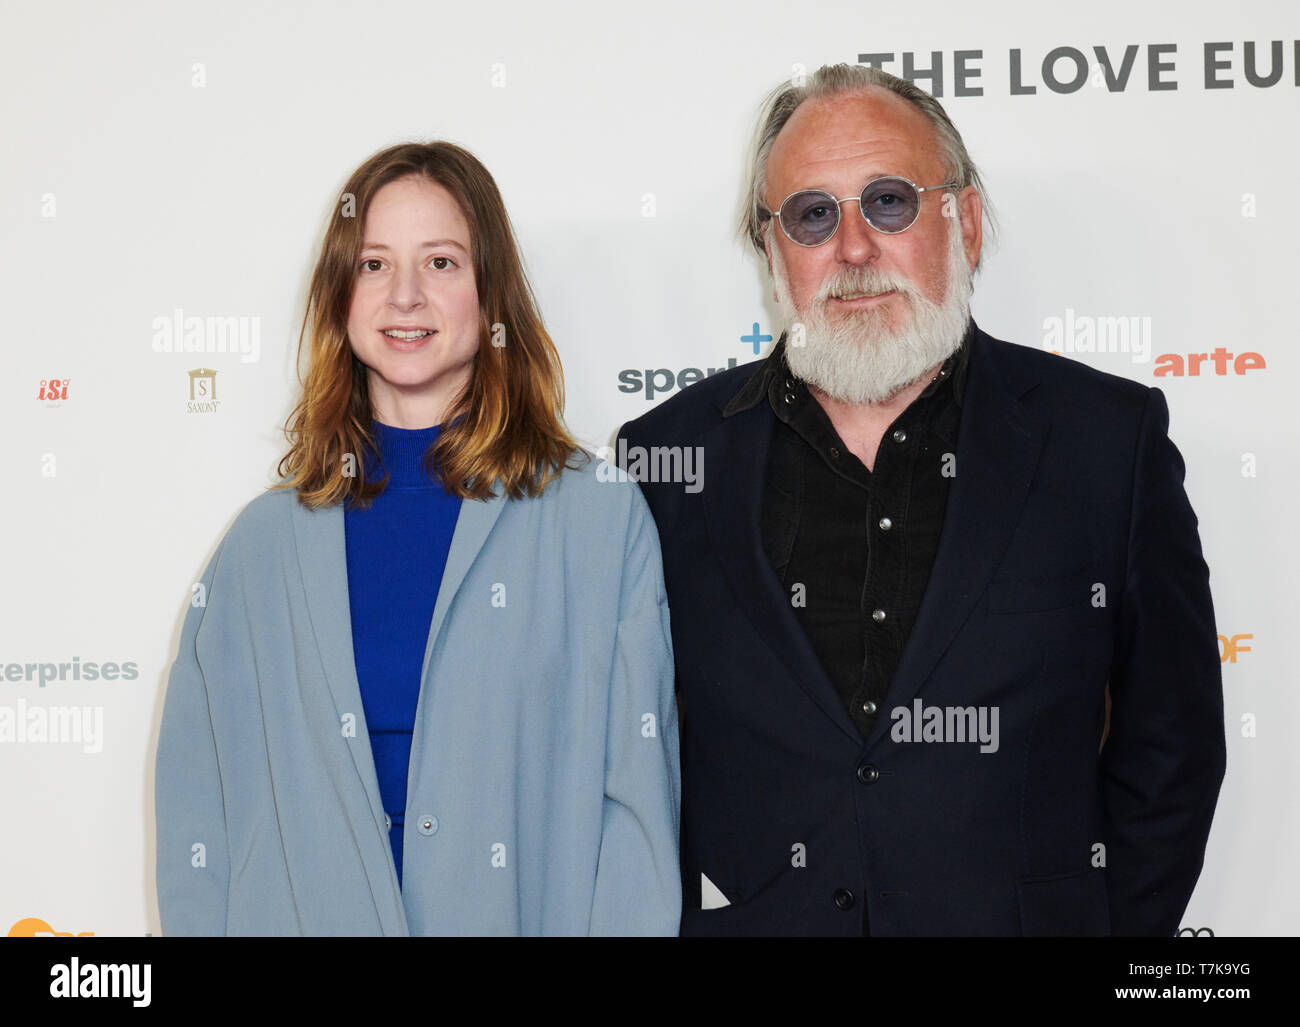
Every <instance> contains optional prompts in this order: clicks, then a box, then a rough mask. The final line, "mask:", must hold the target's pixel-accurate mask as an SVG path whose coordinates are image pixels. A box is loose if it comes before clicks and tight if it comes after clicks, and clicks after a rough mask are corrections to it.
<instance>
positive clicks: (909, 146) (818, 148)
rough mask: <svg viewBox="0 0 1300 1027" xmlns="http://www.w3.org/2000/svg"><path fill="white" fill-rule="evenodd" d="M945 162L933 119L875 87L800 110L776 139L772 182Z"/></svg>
mask: <svg viewBox="0 0 1300 1027" xmlns="http://www.w3.org/2000/svg"><path fill="white" fill-rule="evenodd" d="M940 164H941V162H940V160H939V153H938V146H937V139H936V133H935V131H934V127H933V125H931V123H930V121H929V119H928V118H927V117H926V116H925V115H924V114H922V113H921V111H920V110H918V109H917V108H916V107H915V106H914V105H912V104H911V103H909V102H908V101H907V100H904V99H903V98H902V97H900V96H897V95H896V94H894V93H890V92H888V91H887V90H883V89H880V87H874V88H873V89H872V90H870V91H868V92H865V93H858V94H852V95H845V96H834V97H828V98H825V99H818V100H809V101H807V102H805V103H803V104H802V105H801V106H800V107H799V108H798V109H796V110H795V112H794V114H792V115H791V116H790V120H789V121H787V122H786V124H785V126H784V127H783V128H782V129H781V131H780V133H779V134H778V135H777V137H776V139H775V140H774V141H773V144H772V150H771V153H770V154H769V157H768V181H769V183H771V184H774V185H776V184H780V183H785V184H790V183H791V182H793V181H798V182H800V183H803V182H805V181H809V180H811V179H812V178H816V177H817V176H819V175H831V176H833V175H836V174H844V173H848V174H861V173H867V174H882V175H888V174H894V175H897V174H906V175H909V177H911V176H923V175H924V174H925V173H928V172H929V171H930V169H931V168H934V167H937V166H939V165H940ZM799 187H800V188H803V187H804V186H802V185H800V186H799Z"/></svg>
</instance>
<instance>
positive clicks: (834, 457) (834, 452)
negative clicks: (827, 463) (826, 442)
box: [831, 446, 840, 460]
mask: <svg viewBox="0 0 1300 1027" xmlns="http://www.w3.org/2000/svg"><path fill="white" fill-rule="evenodd" d="M839 458H840V451H839V450H838V449H836V448H835V447H834V446H831V459H832V460H838V459H839Z"/></svg>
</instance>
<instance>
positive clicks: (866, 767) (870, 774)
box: [858, 763, 880, 785]
mask: <svg viewBox="0 0 1300 1027" xmlns="http://www.w3.org/2000/svg"><path fill="white" fill-rule="evenodd" d="M858 780H859V781H861V782H862V783H863V784H864V785H873V784H875V783H876V782H877V781H879V780H880V771H879V770H878V769H877V768H876V767H873V766H872V765H871V764H870V763H862V764H859V766H858Z"/></svg>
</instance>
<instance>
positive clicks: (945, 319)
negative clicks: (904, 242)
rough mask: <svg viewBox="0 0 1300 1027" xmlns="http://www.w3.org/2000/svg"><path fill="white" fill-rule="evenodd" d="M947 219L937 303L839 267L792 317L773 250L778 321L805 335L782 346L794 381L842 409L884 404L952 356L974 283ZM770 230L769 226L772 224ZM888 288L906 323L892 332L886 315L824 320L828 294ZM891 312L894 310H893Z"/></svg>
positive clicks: (887, 279)
mask: <svg viewBox="0 0 1300 1027" xmlns="http://www.w3.org/2000/svg"><path fill="white" fill-rule="evenodd" d="M855 214H856V212H855ZM845 216H846V217H847V216H848V215H847V214H846V215H845ZM948 220H949V221H950V222H951V224H950V226H949V228H948V291H947V295H946V296H945V297H944V299H943V302H942V303H938V304H936V303H933V302H931V301H930V300H928V299H927V298H926V297H925V296H923V295H921V293H920V292H919V291H918V290H917V288H916V286H914V285H913V284H912V282H911V281H910V280H908V279H906V278H904V277H902V276H901V275H896V274H891V273H887V272H882V271H879V270H877V269H875V268H873V267H867V268H845V269H844V270H843V271H841V272H839V273H838V274H834V275H832V276H831V277H830V278H828V279H827V280H826V281H825V282H823V283H822V286H821V288H820V289H819V290H818V292H817V295H816V296H814V297H813V298H812V301H811V303H810V307H811V309H809V310H806V311H801V310H797V309H796V308H795V305H794V303H793V302H792V301H791V299H790V285H789V280H788V278H787V276H786V271H785V265H784V264H783V263H782V261H781V250H780V248H779V247H777V246H776V245H775V244H773V245H772V247H771V252H772V273H773V275H774V277H775V278H776V284H777V302H778V304H779V305H780V308H781V315H782V317H783V318H784V320H785V323H786V326H787V327H788V328H790V329H791V334H792V335H794V331H793V329H794V326H795V325H796V324H802V326H803V329H804V344H803V345H802V346H798V345H792V342H793V341H794V340H792V339H791V338H789V337H788V338H787V339H786V347H785V357H786V362H787V363H788V364H789V365H790V370H791V371H793V372H794V374H795V376H796V377H798V378H800V379H802V380H803V381H805V382H807V383H808V384H809V385H814V386H816V387H817V388H818V389H820V390H821V391H822V392H824V393H826V394H827V395H828V396H831V397H832V398H834V399H838V400H840V401H842V402H845V403H884V402H886V401H888V400H890V399H892V398H893V397H894V396H896V395H897V394H898V393H899V392H900V391H902V390H903V389H905V388H907V387H908V386H909V385H911V384H913V383H914V382H916V381H917V380H918V379H919V378H920V377H921V376H922V375H923V374H925V372H926V371H928V370H929V369H930V368H932V367H934V366H935V365H936V364H941V363H942V362H943V361H944V360H946V359H948V357H949V356H951V355H952V354H953V353H954V352H955V351H956V350H957V347H958V346H960V345H961V340H962V338H963V337H964V336H965V334H966V325H967V322H968V321H969V320H970V297H971V292H972V290H973V277H974V276H973V275H972V273H971V270H970V267H969V265H968V264H967V263H966V252H965V250H964V249H963V246H962V235H961V222H960V221H959V220H958V219H957V218H949V219H948ZM769 224H771V225H775V221H771V222H769ZM777 230H778V229H776V228H773V229H772V231H774V232H775V231H777ZM890 289H894V290H897V292H898V293H899V296H898V299H901V300H902V301H903V303H905V304H906V305H907V307H908V310H907V311H904V312H902V314H903V318H904V321H905V323H904V324H903V326H902V327H901V328H899V329H894V328H893V327H892V326H891V325H890V317H891V314H890V312H889V311H886V310H881V309H872V310H858V311H852V312H850V313H848V314H846V315H845V316H844V317H842V318H839V319H837V320H835V321H830V320H829V319H828V318H827V316H826V303H827V300H828V298H829V297H830V296H831V295H833V294H835V293H846V292H869V293H879V292H886V291H888V290H890ZM890 305H892V306H894V307H897V306H898V303H897V302H892V303H891V304H890ZM894 313H895V314H897V313H899V312H898V311H895V312H894Z"/></svg>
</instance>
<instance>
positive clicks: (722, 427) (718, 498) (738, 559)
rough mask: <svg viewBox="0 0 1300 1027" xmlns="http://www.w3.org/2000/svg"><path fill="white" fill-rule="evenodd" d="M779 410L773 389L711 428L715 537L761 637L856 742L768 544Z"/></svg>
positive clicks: (708, 500)
mask: <svg viewBox="0 0 1300 1027" xmlns="http://www.w3.org/2000/svg"><path fill="white" fill-rule="evenodd" d="M774 420H775V415H774V414H773V413H772V408H771V406H770V405H769V404H768V401H767V397H766V396H764V397H763V399H762V400H761V401H760V402H759V403H758V404H757V405H756V406H754V407H751V408H750V409H748V410H744V411H741V412H739V413H735V414H732V415H731V416H730V417H728V418H727V419H726V420H724V421H723V422H722V423H721V424H719V425H716V426H715V427H714V428H712V429H711V430H710V432H709V433H708V434H707V436H706V438H705V453H706V454H707V459H708V461H709V464H710V466H711V467H712V468H716V469H715V470H711V471H710V472H709V473H710V475H711V476H712V480H713V485H712V486H706V487H705V489H704V496H705V510H706V520H707V522H708V526H709V537H710V539H711V540H712V542H713V547H714V550H715V552H716V553H717V555H718V559H719V561H720V562H721V564H722V569H723V573H724V574H725V575H726V577H727V580H728V581H729V583H730V584H731V587H732V590H733V591H734V592H735V596H736V602H737V604H738V605H739V606H740V608H741V609H742V610H744V611H745V614H746V616H748V617H749V619H750V622H751V624H752V625H753V627H754V630H755V631H756V632H757V634H758V637H759V638H761V639H763V640H764V641H765V642H766V643H767V645H768V648H769V649H771V650H772V652H774V653H775V654H776V656H777V657H778V658H779V659H780V660H781V662H782V663H784V664H785V667H786V669H787V670H788V671H789V672H790V674H791V675H792V676H793V677H794V679H795V680H796V681H797V682H798V683H799V687H800V688H802V689H803V690H804V692H806V693H807V694H808V697H809V698H810V699H812V701H813V702H815V703H816V704H817V705H818V706H819V707H821V709H822V711H823V712H824V713H825V714H826V715H827V716H828V717H830V718H831V720H833V721H834V722H835V723H836V725H837V726H838V727H839V728H840V730H842V731H843V732H844V733H845V734H846V735H848V736H849V737H850V738H851V739H853V741H854V742H855V743H860V742H861V736H860V735H859V734H858V730H857V728H856V727H855V726H854V725H853V721H852V720H850V719H849V715H848V711H847V710H845V709H844V705H843V703H842V702H841V701H840V697H839V693H838V692H837V691H836V689H835V685H834V683H833V682H832V681H831V679H830V677H829V675H827V673H826V670H825V668H824V667H823V666H822V663H821V660H820V659H818V657H817V653H816V652H815V651H814V649H813V647H812V643H811V642H809V640H808V636H807V634H806V633H805V632H804V630H803V628H802V627H800V625H799V621H798V619H797V618H796V617H795V615H794V609H793V607H792V605H791V602H790V596H789V595H787V594H786V593H785V590H784V589H783V588H782V586H781V582H780V580H779V579H778V578H777V576H776V572H775V571H774V570H773V569H772V565H771V563H770V562H769V561H768V558H767V554H766V553H765V552H764V551H763V540H762V534H761V529H760V523H759V512H760V510H761V508H762V503H763V481H764V476H765V472H766V469H767V448H768V442H769V441H770V439H771V437H772V425H773V421H774Z"/></svg>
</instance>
